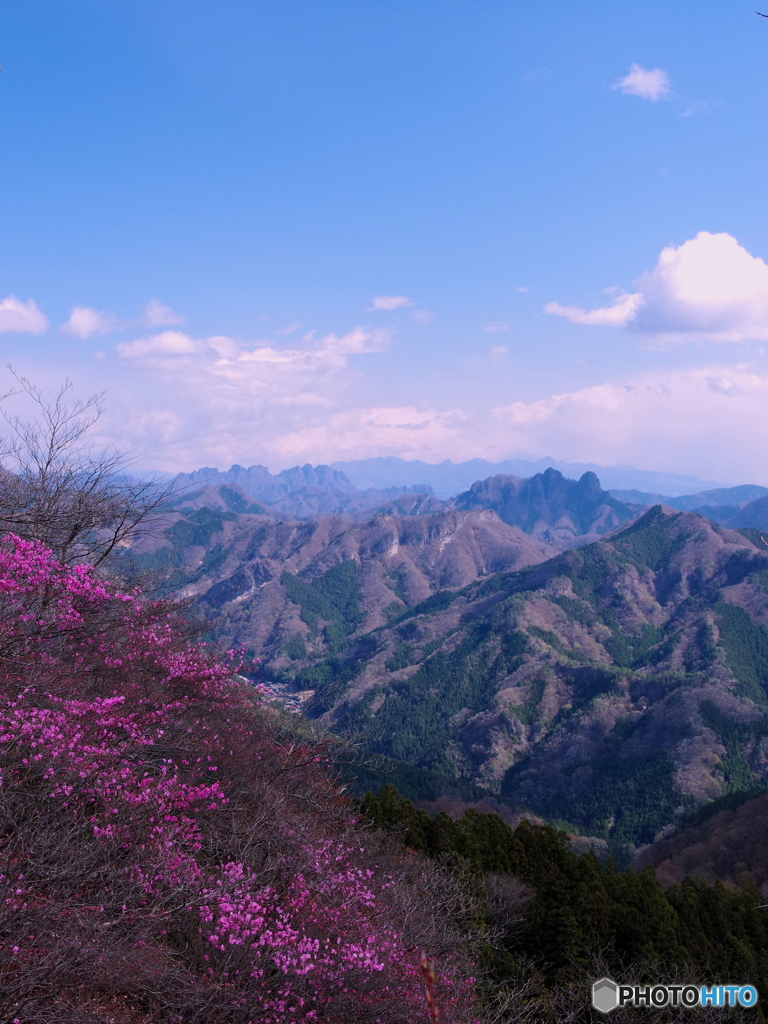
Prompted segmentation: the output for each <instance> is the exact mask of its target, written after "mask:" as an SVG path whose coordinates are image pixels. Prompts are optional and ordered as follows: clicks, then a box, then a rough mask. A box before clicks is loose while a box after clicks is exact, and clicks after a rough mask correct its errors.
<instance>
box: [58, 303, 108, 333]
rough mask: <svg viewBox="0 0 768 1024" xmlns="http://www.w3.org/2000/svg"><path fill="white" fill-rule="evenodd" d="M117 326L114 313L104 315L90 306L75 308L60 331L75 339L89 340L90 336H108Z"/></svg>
mask: <svg viewBox="0 0 768 1024" xmlns="http://www.w3.org/2000/svg"><path fill="white" fill-rule="evenodd" d="M117 326H118V322H117V317H116V316H115V315H114V313H105V312H103V310H100V309H92V308H91V307H90V306H75V307H74V308H73V309H72V312H71V313H70V314H69V319H68V320H67V322H66V323H65V324H64V325H63V326H62V328H61V330H62V332H63V333H64V334H71V335H73V336H74V337H75V338H89V337H90V336H91V335H92V334H109V332H110V331H114V330H115V329H116V328H117Z"/></svg>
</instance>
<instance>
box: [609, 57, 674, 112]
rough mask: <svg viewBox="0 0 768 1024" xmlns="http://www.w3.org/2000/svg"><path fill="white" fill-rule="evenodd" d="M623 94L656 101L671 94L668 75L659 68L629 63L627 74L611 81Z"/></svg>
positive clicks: (667, 97)
mask: <svg viewBox="0 0 768 1024" xmlns="http://www.w3.org/2000/svg"><path fill="white" fill-rule="evenodd" d="M613 88H614V89H619V90H620V91H621V92H623V93H624V94H625V96H639V97H640V98H641V99H644V100H650V101H651V103H658V101H659V100H666V99H669V97H670V96H671V95H672V88H671V86H670V84H669V76H668V75H667V72H666V71H662V69H661V68H652V69H650V70H649V69H648V68H644V67H641V65H640V64H631V65H630V67H629V71H628V72H627V74H626V75H625V76H624V77H623V78H620V79H619V80H618V82H614V83H613Z"/></svg>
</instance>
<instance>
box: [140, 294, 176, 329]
mask: <svg viewBox="0 0 768 1024" xmlns="http://www.w3.org/2000/svg"><path fill="white" fill-rule="evenodd" d="M139 323H140V324H141V325H142V326H143V327H174V326H175V325H176V324H183V323H184V317H183V316H179V314H178V313H177V312H176V311H175V310H173V309H171V307H170V306H166V305H165V303H164V302H161V301H160V299H150V300H149V302H148V303H147V304H146V306H145V307H144V309H143V310H142V311H141V317H140V319H139Z"/></svg>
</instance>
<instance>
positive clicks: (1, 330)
mask: <svg viewBox="0 0 768 1024" xmlns="http://www.w3.org/2000/svg"><path fill="white" fill-rule="evenodd" d="M47 330H48V317H47V316H46V315H45V314H44V313H41V312H40V310H39V309H38V308H37V306H36V305H35V303H34V301H33V300H32V299H27V301H26V302H22V301H21V299H17V298H16V296H15V295H9V296H8V297H7V298H5V299H2V300H0V334H45V332H46V331H47Z"/></svg>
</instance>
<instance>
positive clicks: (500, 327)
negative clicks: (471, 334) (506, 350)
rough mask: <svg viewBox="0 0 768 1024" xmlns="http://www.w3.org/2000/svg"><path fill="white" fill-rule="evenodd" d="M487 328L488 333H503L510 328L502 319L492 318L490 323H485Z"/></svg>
mask: <svg viewBox="0 0 768 1024" xmlns="http://www.w3.org/2000/svg"><path fill="white" fill-rule="evenodd" d="M485 330H486V331H487V332H488V334H502V333H503V332H504V331H508V330H509V325H508V324H505V323H502V321H500V320H492V321H491V322H490V323H489V324H486V325H485Z"/></svg>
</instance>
